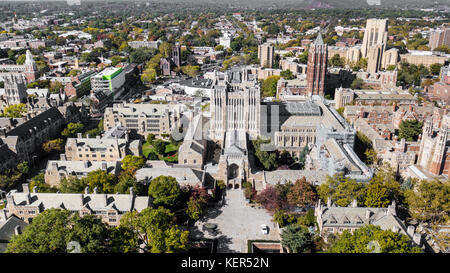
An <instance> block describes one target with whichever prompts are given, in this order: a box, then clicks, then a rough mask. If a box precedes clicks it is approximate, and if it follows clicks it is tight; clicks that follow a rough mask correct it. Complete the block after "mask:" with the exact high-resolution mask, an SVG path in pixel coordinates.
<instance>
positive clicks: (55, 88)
mask: <svg viewBox="0 0 450 273" xmlns="http://www.w3.org/2000/svg"><path fill="white" fill-rule="evenodd" d="M62 90H64V85H63V84H62V83H61V82H58V81H55V82H53V83H52V84H51V86H50V88H49V91H50V93H52V94H59V93H60V92H61V91H62Z"/></svg>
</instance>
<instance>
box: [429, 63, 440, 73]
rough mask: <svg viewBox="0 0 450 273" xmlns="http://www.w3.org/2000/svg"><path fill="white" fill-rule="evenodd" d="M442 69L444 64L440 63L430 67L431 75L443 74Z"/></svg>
mask: <svg viewBox="0 0 450 273" xmlns="http://www.w3.org/2000/svg"><path fill="white" fill-rule="evenodd" d="M441 67H442V64H439V63H436V64H432V65H430V72H431V74H433V75H439V73H441Z"/></svg>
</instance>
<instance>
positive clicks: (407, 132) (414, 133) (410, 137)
mask: <svg viewBox="0 0 450 273" xmlns="http://www.w3.org/2000/svg"><path fill="white" fill-rule="evenodd" d="M422 125H423V122H420V121H417V120H403V121H402V122H401V123H400V127H399V130H398V138H399V139H402V138H404V139H405V140H406V141H417V139H418V138H419V135H420V134H421V133H422Z"/></svg>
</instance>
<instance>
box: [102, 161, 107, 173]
mask: <svg viewBox="0 0 450 273" xmlns="http://www.w3.org/2000/svg"><path fill="white" fill-rule="evenodd" d="M107 169H108V167H107V164H106V162H102V170H104V171H106V170H107Z"/></svg>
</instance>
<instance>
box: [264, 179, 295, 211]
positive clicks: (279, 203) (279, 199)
mask: <svg viewBox="0 0 450 273" xmlns="http://www.w3.org/2000/svg"><path fill="white" fill-rule="evenodd" d="M291 187H292V183H285V184H280V183H277V184H276V185H275V186H268V187H266V188H265V189H264V190H262V191H261V192H259V193H258V194H257V195H256V197H255V201H256V202H257V203H259V204H261V205H262V206H264V208H265V209H266V210H268V211H270V212H275V211H276V210H279V209H281V210H287V209H289V208H290V207H291V205H290V204H289V202H288V201H287V194H288V193H289V191H290V189H291Z"/></svg>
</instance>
